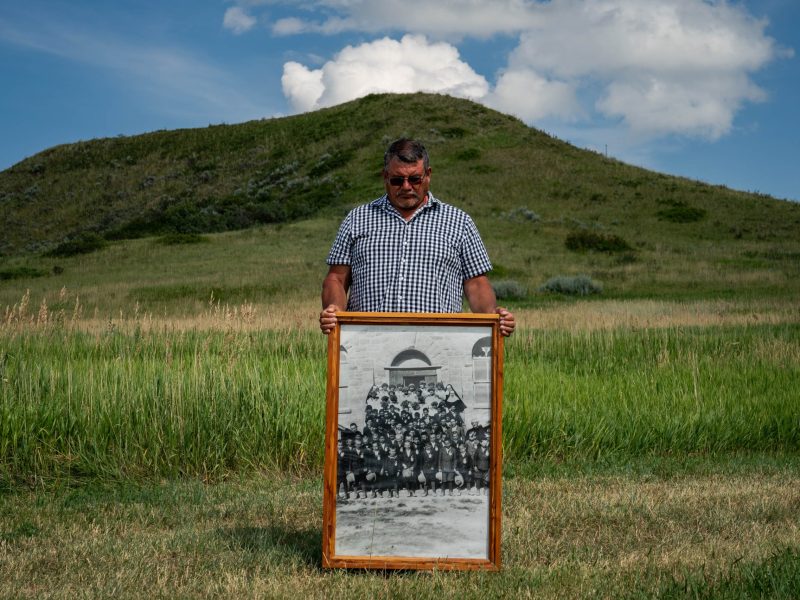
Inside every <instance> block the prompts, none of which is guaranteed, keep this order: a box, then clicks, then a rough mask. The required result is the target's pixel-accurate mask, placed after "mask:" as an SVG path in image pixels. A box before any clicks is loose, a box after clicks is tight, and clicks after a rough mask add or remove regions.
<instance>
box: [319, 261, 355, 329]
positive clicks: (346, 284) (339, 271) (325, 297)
mask: <svg viewBox="0 0 800 600" xmlns="http://www.w3.org/2000/svg"><path fill="white" fill-rule="evenodd" d="M350 282H351V277H350V265H331V266H330V269H328V274H327V275H326V276H325V279H324V280H323V281H322V306H323V308H322V312H321V313H319V328H320V329H321V330H322V333H324V334H325V335H327V334H329V333H330V332H331V331H332V330H333V328H334V327H336V314H335V313H336V311H340V310H342V309H343V307H346V306H347V291H348V290H349V289H350Z"/></svg>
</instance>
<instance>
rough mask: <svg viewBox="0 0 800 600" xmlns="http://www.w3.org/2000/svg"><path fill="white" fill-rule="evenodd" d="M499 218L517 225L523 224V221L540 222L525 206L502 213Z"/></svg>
mask: <svg viewBox="0 0 800 600" xmlns="http://www.w3.org/2000/svg"><path fill="white" fill-rule="evenodd" d="M500 216H501V217H503V218H504V219H508V220H509V221H514V222H517V223H523V222H525V221H530V222H532V223H535V222H537V221H539V220H540V217H539V215H537V214H536V213H535V212H533V211H532V210H531V209H529V208H528V207H527V206H519V207H517V208H515V209H513V210H510V211H508V212H505V213H502V214H501V215H500Z"/></svg>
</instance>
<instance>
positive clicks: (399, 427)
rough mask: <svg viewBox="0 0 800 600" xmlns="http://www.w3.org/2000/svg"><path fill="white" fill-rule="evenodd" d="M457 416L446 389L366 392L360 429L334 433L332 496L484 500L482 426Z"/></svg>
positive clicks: (485, 434)
mask: <svg viewBox="0 0 800 600" xmlns="http://www.w3.org/2000/svg"><path fill="white" fill-rule="evenodd" d="M465 410H466V405H465V404H464V402H463V401H462V400H461V398H460V397H459V396H458V394H457V393H456V392H455V390H454V389H453V387H452V386H450V385H448V386H445V385H444V384H442V383H437V384H433V383H429V384H420V385H419V386H417V385H415V384H413V383H412V384H409V385H408V386H394V385H389V384H386V383H384V384H382V385H380V386H377V385H374V386H373V387H372V388H371V389H370V391H369V393H368V394H367V398H366V407H365V418H364V424H363V427H362V428H361V429H359V426H358V423H351V424H350V426H349V428H344V427H341V426H340V428H339V439H338V448H337V454H338V459H337V471H336V472H337V487H338V494H339V497H340V498H341V499H359V498H376V497H386V498H394V497H397V498H399V497H400V496H401V493H402V494H403V495H404V496H406V497H411V496H428V495H434V496H436V495H437V494H438V495H440V496H444V495H445V494H447V495H450V496H452V495H454V493H455V494H456V495H461V494H472V495H478V494H482V495H486V493H487V490H488V488H489V427H488V425H487V426H484V425H482V424H481V423H480V422H479V420H477V419H473V420H472V421H471V427H469V428H465V424H464V419H463V418H462V415H463V413H464V411H465Z"/></svg>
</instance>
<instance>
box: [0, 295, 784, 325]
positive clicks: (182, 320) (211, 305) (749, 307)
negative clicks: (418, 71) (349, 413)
mask: <svg viewBox="0 0 800 600" xmlns="http://www.w3.org/2000/svg"><path fill="white" fill-rule="evenodd" d="M54 307H55V308H54ZM511 308H512V310H514V312H515V315H516V317H517V322H518V326H519V327H520V328H530V329H547V330H568V331H596V330H613V329H650V328H666V327H716V326H730V325H756V324H779V323H798V322H800V305H798V304H797V303H796V302H792V301H789V300H694V301H668V300H646V299H636V300H576V301H574V302H570V303H564V304H548V305H546V306H542V307H541V308H520V309H514V308H513V306H512V307H511ZM319 310H320V305H319V301H318V300H317V299H316V298H312V299H306V300H301V301H296V302H281V303H275V304H255V303H250V302H245V303H240V304H228V303H222V302H219V301H218V300H214V298H213V297H212V298H210V299H209V301H208V302H206V303H205V304H204V305H202V306H200V305H198V306H197V307H194V306H193V307H191V309H190V310H187V311H185V312H184V314H181V315H173V314H169V315H164V314H161V315H159V314H155V313H152V312H146V311H143V310H141V309H140V307H139V306H138V305H134V306H131V307H129V309H128V310H125V311H122V310H120V311H118V312H117V313H116V314H114V315H110V316H101V315H100V314H99V312H98V311H97V310H96V309H95V310H89V309H87V308H86V307H84V306H83V305H82V303H81V297H80V296H79V295H78V294H76V293H74V292H72V291H70V290H67V289H66V288H62V289H61V290H59V291H57V292H51V293H48V294H45V295H44V296H43V297H42V298H41V300H38V301H33V300H32V299H31V295H30V293H26V294H25V295H23V297H22V298H21V299H20V300H19V301H18V302H16V303H15V304H14V305H7V306H6V307H5V308H4V310H3V313H2V320H0V330H3V329H5V330H6V331H11V330H18V331H21V330H26V329H28V328H41V327H46V326H66V327H69V328H71V329H75V330H78V331H88V332H92V333H96V332H101V331H106V330H108V329H119V330H121V331H132V330H134V329H136V328H138V329H139V330H141V331H144V332H150V331H187V330H208V331H220V330H222V331H254V330H264V329H286V328H289V329H316V327H317V315H318V314H319Z"/></svg>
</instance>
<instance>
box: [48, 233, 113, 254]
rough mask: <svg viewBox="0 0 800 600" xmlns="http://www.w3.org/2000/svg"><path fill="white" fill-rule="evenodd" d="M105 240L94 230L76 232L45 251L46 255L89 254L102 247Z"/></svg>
mask: <svg viewBox="0 0 800 600" xmlns="http://www.w3.org/2000/svg"><path fill="white" fill-rule="evenodd" d="M105 245H106V241H105V240H104V239H103V238H102V237H100V236H99V235H97V234H96V233H94V232H91V231H89V232H84V233H81V234H78V235H77V236H76V237H74V238H72V239H71V240H67V241H66V242H63V243H61V244H59V245H58V246H56V247H55V248H53V249H52V250H50V251H49V252H47V254H46V255H47V256H62V257H64V256H75V255H77V254H89V253H90V252H94V251H96V250H100V249H101V248H104V247H105Z"/></svg>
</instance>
